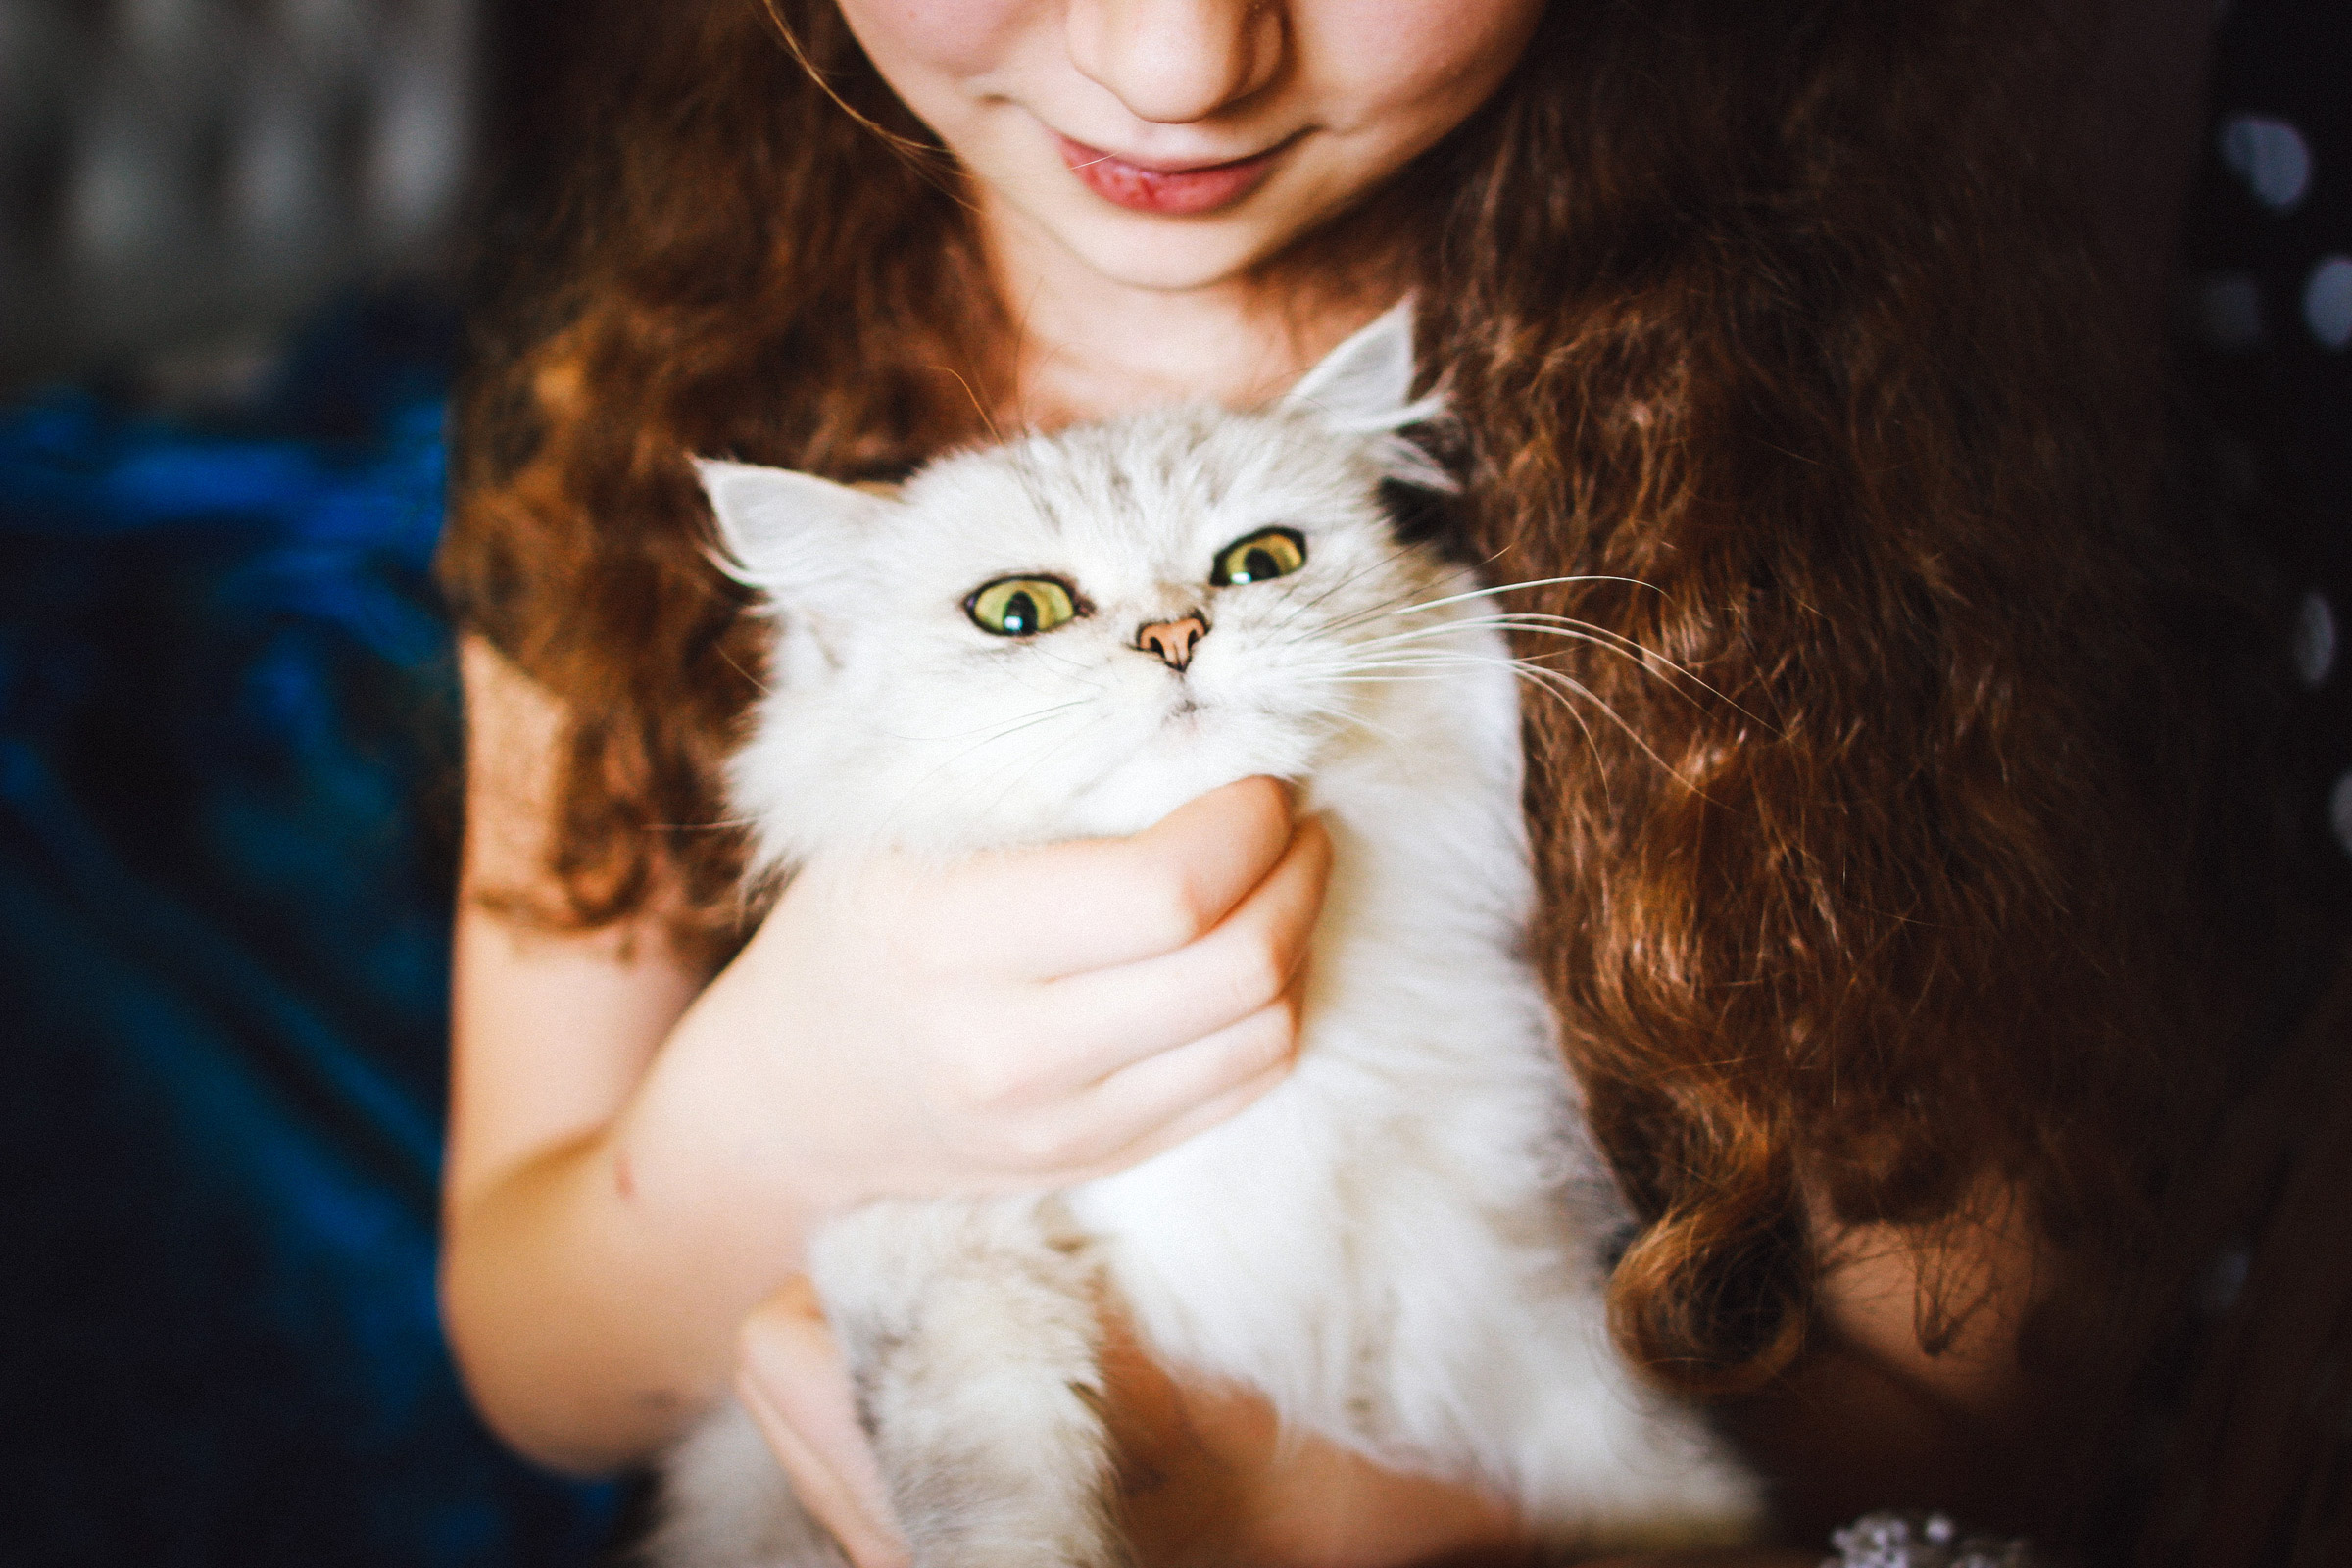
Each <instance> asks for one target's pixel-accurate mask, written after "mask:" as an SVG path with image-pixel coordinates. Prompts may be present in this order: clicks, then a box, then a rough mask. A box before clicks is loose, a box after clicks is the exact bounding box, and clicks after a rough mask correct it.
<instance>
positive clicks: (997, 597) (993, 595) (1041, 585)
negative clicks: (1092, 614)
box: [963, 577, 1078, 637]
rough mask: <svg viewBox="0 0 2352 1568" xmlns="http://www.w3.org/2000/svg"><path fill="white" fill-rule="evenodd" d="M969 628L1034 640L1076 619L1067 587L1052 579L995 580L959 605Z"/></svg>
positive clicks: (1076, 605) (979, 588)
mask: <svg viewBox="0 0 2352 1568" xmlns="http://www.w3.org/2000/svg"><path fill="white" fill-rule="evenodd" d="M963 613H965V614H967V615H969V616H971V617H972V624H973V625H975V626H977V627H979V628H980V629H981V630H982V631H985V632H993V633H994V634H996V635H997V636H999V637H1034V636H1036V635H1037V634H1038V633H1039V632H1041V631H1052V630H1053V629H1054V627H1056V626H1058V625H1060V624H1062V623H1063V622H1064V621H1069V620H1075V619H1077V618H1078V601H1077V598H1076V596H1074V595H1073V594H1071V592H1070V586H1069V584H1067V583H1065V582H1059V581H1056V580H1055V579H1054V578H1052V577H999V578H998V579H997V580H996V581H995V582H984V583H982V584H981V585H980V586H979V587H977V588H975V589H973V590H972V596H971V597H970V598H969V599H966V600H965V601H964V602H963Z"/></svg>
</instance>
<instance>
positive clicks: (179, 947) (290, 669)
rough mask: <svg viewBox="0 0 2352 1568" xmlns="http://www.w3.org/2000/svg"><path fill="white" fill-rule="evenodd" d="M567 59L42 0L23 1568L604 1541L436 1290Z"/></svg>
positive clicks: (312, 26) (4, 105) (16, 386)
mask: <svg viewBox="0 0 2352 1568" xmlns="http://www.w3.org/2000/svg"><path fill="white" fill-rule="evenodd" d="M563 21H564V16H563V13H562V11H561V10H560V8H558V7H555V6H552V5H549V4H545V3H543V0H523V3H519V4H505V5H500V6H497V7H495V8H493V7H491V6H488V5H485V4H482V3H479V0H0V1050H4V1051H5V1059H6V1061H7V1063H8V1073H7V1081H6V1088H5V1090H4V1091H0V1259H5V1262H4V1263H0V1322H5V1323H9V1324H13V1325H15V1326H14V1327H13V1328H10V1329H8V1330H7V1331H6V1338H5V1340H0V1449H4V1450H5V1451H4V1453H0V1495H6V1496H8V1497H9V1498H11V1499H12V1506H10V1507H9V1508H8V1509H7V1510H6V1514H7V1523H6V1524H5V1525H0V1561H6V1562H9V1563H12V1564H15V1563H24V1564H41V1565H47V1564H84V1563H87V1564H118V1563H120V1564H131V1563H137V1564H143V1565H183V1564H184V1565H191V1568H193V1565H198V1564H205V1565H213V1564H219V1565H230V1564H235V1565H241V1568H264V1565H278V1564H283V1565H294V1564H314V1565H333V1564H344V1563H351V1564H385V1565H391V1564H403V1565H437V1564H451V1565H455V1564H493V1563H496V1564H507V1563H513V1564H540V1563H546V1564H555V1563H579V1562H585V1561H587V1560H589V1558H590V1557H591V1556H593V1554H594V1553H595V1551H596V1548H597V1546H598V1544H600V1543H601V1542H602V1540H603V1539H604V1537H605V1535H606V1534H607V1532H608V1528H609V1520H610V1516H611V1514H612V1512H613V1492H612V1489H611V1488H609V1487H582V1486H576V1485H572V1484H569V1483H565V1482H562V1481H559V1480H556V1479H555V1478H552V1477H548V1476H544V1475H540V1474H538V1473H535V1472H533V1471H532V1470H530V1469H529V1468H527V1467H526V1466H525V1465H523V1464H522V1463H521V1462H520V1461H519V1460H516V1459H515V1458H513V1457H512V1456H510V1455H509V1454H507V1453H506V1452H505V1451H504V1450H503V1449H501V1448H500V1447H499V1446H497V1445H496V1443H495V1442H494V1441H493V1440H492V1439H491V1438H490V1437H489V1436H488V1435H487V1434H486V1433H485V1432H484V1431H483V1430H482V1429H481V1427H480V1426H479V1425H478V1423H476V1422H475V1421H474V1419H473V1417H472V1415H471V1413H470V1412H469V1411H468V1409H467V1408H466V1403H465V1400H464V1398H463V1396H462V1395H461V1393H460V1391H459V1387H458V1383H457V1379H456V1377H455V1375H454V1373H453V1371H452V1369H451V1366H450V1364H449V1358H448V1354H447V1352H446V1349H445V1348H444V1347H443V1344H442V1340H441V1335H440V1329H439V1324H438V1321H437V1317H436V1313H435V1309H434V1301H433V1284H432V1269H433V1256H434V1210H435V1186H436V1182H437V1176H438V1163H439V1140H440V1125H439V1124H440V1116H441V1102H442V1094H443V1081H444V1071H445V1064H444V1060H443V1057H444V1054H445V1051H446V1040H445V1014H446V1008H445V998H444V992H445V988H446V985H447V963H446V956H445V953H446V945H447V938H448V909H449V906H450V901H451V897H452V877H453V869H454V858H455V853H456V845H457V831H458V825H459V823H458V796H457V782H458V772H457V767H458V755H459V754H458V744H459V728H458V720H459V714H458V706H457V693H456V683H455V676H454V671H453V668H452V664H451V655H450V647H449V637H448V629H447V626H446V624H445V621H444V617H443V615H442V613H441V610H440V607H439V605H438V603H437V601H436V599H435V596H434V594H433V593H432V590H431V587H430V582H429V576H428V565H429V561H430V557H431V552H432V549H433V545H434V540H435V537H436V535H437V533H438V529H439V523H440V514H441V488H442V472H443V463H442V443H441V408H442V399H443V394H444V391H445V389H446V386H447V383H448V378H449V374H450V370H451V367H452V363H453V360H454V357H455V353H456V349H457V341H458V338H457V319H458V314H459V295H460V292H461V288H460V280H461V278H462V277H463V276H464V273H465V270H466V259H467V255H468V249H469V247H468V243H467V238H468V235H469V234H470V233H471V232H472V231H474V230H475V229H476V228H477V227H478V226H479V218H478V215H479V214H480V213H481V211H482V210H483V202H482V197H481V195H480V191H481V188H482V172H483V171H484V170H485V169H486V168H488V167H489V166H490V164H491V163H492V162H493V161H494V158H495V154H496V151H497V149H499V148H501V147H503V146H505V145H507V144H509V143H511V142H513V141H514V140H515V134H514V131H513V129H512V124H513V122H512V118H511V116H503V117H502V114H501V112H500V106H502V105H510V106H511V105H522V104H529V103H531V102H534V101H535V97H534V93H535V88H534V85H533V84H534V83H535V82H536V80H537V79H538V77H537V75H536V73H537V72H539V71H540V70H541V69H542V68H543V67H544V66H545V64H546V63H547V61H548V60H549V59H550V58H551V45H552V41H553V39H554V37H555V36H557V35H559V34H560V33H561V30H562V24H563ZM534 35H537V36H536V37H534ZM526 43H527V44H529V47H527V48H526V47H524V45H525V44H526Z"/></svg>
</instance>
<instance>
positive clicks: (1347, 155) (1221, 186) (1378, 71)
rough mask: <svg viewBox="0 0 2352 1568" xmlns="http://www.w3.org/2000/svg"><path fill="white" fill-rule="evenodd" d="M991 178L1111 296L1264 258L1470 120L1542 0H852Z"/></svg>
mask: <svg viewBox="0 0 2352 1568" xmlns="http://www.w3.org/2000/svg"><path fill="white" fill-rule="evenodd" d="M840 4H841V9H842V13H843V15H844V16H845V17H846V18H847V19H848V20H849V24H850V26H851V28H852V29H853V30H854V31H855V32H856V33H857V35H858V41H859V42H861V43H862V44H863V45H864V46H865V49H866V52H867V54H868V55H870V56H871V57H872V59H873V62H874V64H875V66H876V67H877V68H878V69H879V70H880V71H881V73H882V74H883V76H884V78H885V79H887V80H888V81H889V83H890V84H891V86H892V87H893V88H894V89H896V90H897V92H898V94H899V96H900V97H902V98H903V99H905V100H906V102H907V107H908V108H910V109H912V110H913V111H914V113H915V114H916V115H918V116H919V117H921V119H922V120H923V121H924V123H927V124H929V125H930V126H931V128H932V129H933V130H934V131H936V132H937V133H938V134H939V136H940V138H941V139H942V140H943V141H945V142H946V143H947V144H948V147H949V148H950V150H952V151H953V152H954V153H955V154H956V157H957V158H958V159H959V160H961V161H962V163H963V165H964V167H965V168H966V169H968V170H969V171H970V172H972V174H973V175H974V176H975V178H977V180H978V181H979V182H980V186H981V189H982V192H983V196H984V202H985V207H984V212H985V213H986V215H987V217H988V220H989V221H992V222H999V221H1005V220H1007V219H1010V220H1012V221H1023V220H1025V221H1027V223H1028V224H1030V225H1032V226H1034V227H1036V228H1038V229H1042V230H1043V231H1044V233H1045V234H1047V235H1048V236H1050V237H1051V238H1052V239H1053V240H1054V241H1056V242H1058V243H1059V244H1060V245H1061V246H1062V247H1064V248H1065V249H1067V250H1068V251H1069V252H1070V253H1071V254H1072V255H1074V256H1075V257H1076V258H1077V260H1078V261H1079V262H1080V263H1081V264H1083V265H1084V266H1086V267H1087V268H1089V269H1091V270H1094V271H1096V272H1098V273H1100V274H1102V275H1103V277H1105V278H1107V279H1111V280H1113V281H1117V282H1121V283H1127V284H1133V285H1137V286H1141V287H1147V288H1155V289H1187V288H1199V287H1202V286H1204V285H1207V284H1212V283H1217V282H1221V281H1224V280H1226V279H1229V278H1231V277H1233V276H1235V275H1236V274H1238V273H1240V272H1242V271H1244V270H1247V269H1249V268H1250V267H1251V266H1253V265H1254V264H1256V263H1258V262H1261V261H1263V260H1265V259H1266V258H1268V257H1270V256H1272V255H1273V254H1274V253H1275V252H1277V251H1279V250H1280V249H1282V247H1283V246H1285V245H1286V244H1288V243H1289V242H1290V241H1292V240H1294V239H1296V238H1298V237H1299V235H1301V234H1303V233H1305V232H1306V231H1308V230H1309V229H1311V228H1313V227H1314V226H1315V225H1317V224H1318V223H1320V222H1322V221H1324V220H1325V219H1327V218H1329V217H1331V216H1332V215H1333V214H1335V213H1337V212H1339V211H1340V210H1341V209H1342V208H1344V207H1346V206H1348V204H1349V203H1350V202H1352V201H1354V200H1355V199H1356V198H1357V197H1359V196H1361V195H1363V194H1364V193H1365V192H1366V191H1368V190H1370V189H1371V188H1372V187H1373V186H1375V185H1377V184H1379V183H1380V182H1381V181H1382V180H1383V179H1385V178H1387V177H1388V176H1389V175H1390V174H1392V173H1394V172H1396V171H1397V169H1398V168H1399V167H1401V166H1402V165H1403V164H1404V163H1405V162H1406V161H1407V160H1409V159H1411V158H1412V157H1413V156H1414V155H1415V154H1416V153H1419V152H1421V151H1422V150H1423V149H1425V148H1427V147H1428V146H1430V145H1431V144H1432V143H1434V142H1436V141H1437V140H1438V139H1439V138H1440V137H1442V136H1444V135H1445V134H1446V132H1447V131H1449V130H1451V129H1452V128H1453V127H1454V126H1455V125H1457V124H1459V123H1461V122H1462V121H1463V120H1464V119H1465V118H1467V117H1468V115H1469V114H1470V112H1471V111H1472V110H1473V109H1476V108H1477V107H1478V105H1479V104H1480V103H1481V102H1483V101H1484V100H1485V99H1486V97H1487V95H1488V94H1490V93H1491V92H1493V91H1494V90H1495V87H1496V85H1497V84H1499V83H1500V81H1501V80H1502V78H1503V76H1504V74H1505V73H1508V72H1509V70H1510V69H1511V67H1512V65H1513V64H1515V63H1516V62H1517V60H1518V58H1519V55H1520V53H1521V51H1522V50H1523V49H1524V48H1525V47H1526V44H1527V39H1528V35H1529V33H1530V32H1531V31H1532V30H1533V29H1534V26H1535V24H1536V19H1537V17H1538V15H1539V13H1540V12H1541V11H1542V10H1543V5H1544V0H840Z"/></svg>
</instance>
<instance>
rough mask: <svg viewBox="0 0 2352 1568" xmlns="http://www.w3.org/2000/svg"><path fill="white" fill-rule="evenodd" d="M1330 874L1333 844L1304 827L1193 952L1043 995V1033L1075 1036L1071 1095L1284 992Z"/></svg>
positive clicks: (1196, 1039)
mask: <svg viewBox="0 0 2352 1568" xmlns="http://www.w3.org/2000/svg"><path fill="white" fill-rule="evenodd" d="M1330 872H1331V836H1330V834H1329V833H1327V832H1326V831H1324V829H1323V827H1322V825H1321V824H1320V823H1316V822H1307V823H1304V824H1302V825H1301V826H1300V827H1299V832H1298V834H1297V835H1296V836H1295V837H1294V838H1293V839H1292V840H1291V845H1290V849H1289V851H1288V852H1287V853H1286V854H1285V855H1284V856H1283V858H1282V860H1281V861H1280V863H1278V864H1277V865H1276V866H1275V867H1274V869H1273V871H1272V872H1271V873H1269V874H1268V875H1267V877H1266V879H1265V880H1264V881H1263V882H1261V883H1259V884H1258V885H1257V887H1256V889H1255V890H1254V891H1253V892H1251V893H1250V896H1249V897H1248V898H1247V899H1245V900H1244V901H1243V902H1242V904H1241V906H1240V907H1237V908H1236V909H1234V911H1233V912H1232V913H1231V914H1229V915H1228V916H1226V918H1225V920H1224V921H1223V923H1222V924H1220V925H1218V926H1217V927H1216V929H1215V930H1213V931H1211V932H1209V933H1208V934H1207V935H1206V936H1204V937H1202V938H1201V939H1200V940H1199V941H1197V942H1194V943H1192V944H1191V945H1190V946H1187V947H1184V948H1181V949H1179V950H1178V951H1176V952H1174V953H1168V954H1162V955H1160V956H1156V957H1152V958H1146V959H1144V960H1143V961H1142V962H1140V963H1131V964H1126V965H1123V966H1121V967H1119V968H1115V969H1103V970H1098V971H1096V972H1095V973H1092V974H1082V975H1072V976H1070V977H1068V978H1067V979H1062V980H1056V981H1054V982H1052V983H1050V984H1048V985H1046V986H1044V987H1041V988H1040V989H1039V991H1038V993H1037V996H1036V999H1035V1001H1036V1005H1037V1007H1038V1009H1039V1011H1038V1013H1037V1019H1038V1029H1039V1030H1040V1032H1042V1031H1043V1030H1045V1029H1046V1028H1048V1027H1058V1028H1060V1029H1064V1030H1069V1031H1072V1037H1073V1038H1074V1039H1076V1040H1077V1041H1078V1042H1079V1043H1080V1044H1079V1047H1078V1053H1077V1054H1074V1055H1073V1056H1072V1057H1071V1058H1070V1059H1069V1062H1068V1069H1067V1070H1068V1071H1069V1073H1070V1074H1071V1075H1072V1087H1077V1086H1078V1085H1081V1084H1085V1083H1089V1082H1094V1083H1107V1082H1108V1081H1109V1080H1110V1079H1111V1078H1113V1077H1114V1076H1116V1075H1118V1074H1121V1073H1124V1072H1127V1071H1130V1070H1132V1069H1134V1068H1135V1067H1137V1066H1139V1065H1140V1064H1143V1063H1145V1062H1149V1061H1151V1060H1152V1058H1154V1057H1156V1056H1159V1055H1161V1054H1165V1053H1170V1052H1174V1051H1177V1050H1180V1049H1187V1048H1188V1047H1189V1046H1190V1045H1192V1044H1195V1043H1200V1044H1205V1043H1207V1042H1208V1041H1210V1040H1212V1039H1214V1038H1215V1037H1217V1036H1218V1035H1219V1034H1220V1033H1221V1032H1223V1031H1225V1030H1227V1029H1229V1028H1231V1027H1233V1026H1234V1025H1236V1024H1239V1023H1241V1022H1243V1021H1244V1020H1246V1019H1249V1018H1250V1017H1252V1016H1254V1015H1255V1014H1257V1013H1258V1012H1259V1011H1260V1010H1261V1009H1263V1008H1264V1007H1265V1006H1266V1005H1268V1004H1269V1003H1271V1002H1273V1001H1274V1000H1275V999H1276V998H1277V997H1280V996H1281V995H1283V993H1285V992H1286V991H1288V990H1289V989H1290V987H1291V983H1292V981H1293V980H1294V979H1296V978H1297V976H1298V974H1299V968H1300V966H1301V965H1302V964H1303V963H1304V962H1305V960H1306V952H1307V946H1308V943H1309V942H1310V940H1311V939H1312V938H1313V935H1314V926H1315V916H1316V915H1317V914H1318V913H1319V912H1320V911H1321V909H1322V907H1323V893H1324V888H1325V885H1326V883H1327V881H1328V880H1329V876H1330Z"/></svg>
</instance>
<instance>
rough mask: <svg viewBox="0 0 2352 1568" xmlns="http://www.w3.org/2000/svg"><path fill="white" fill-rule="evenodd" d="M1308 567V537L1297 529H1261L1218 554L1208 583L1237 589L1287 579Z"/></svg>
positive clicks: (1237, 540) (1236, 541)
mask: <svg viewBox="0 0 2352 1568" xmlns="http://www.w3.org/2000/svg"><path fill="white" fill-rule="evenodd" d="M1305 564H1306V535H1304V534H1302V533H1300V532H1299V530H1298V529H1296V528H1260V529H1259V530H1258V531H1257V532H1255V533H1253V534H1246V535H1244V536H1243V537H1242V538H1239V539H1236V540H1235V541H1234V542H1233V543H1231V544H1229V545H1227V546H1226V547H1225V548H1224V549H1222V550H1220V551H1218V552H1217V564H1216V565H1215V567H1214V568H1213V569H1211V570H1210V572H1209V574H1208V580H1209V583H1210V584H1211V586H1213V587H1218V588H1235V587H1239V586H1240V585H1241V584H1243V583H1246V582H1264V581H1265V580H1266V579H1267V578H1268V577H1287V576H1289V575H1290V574H1291V573H1292V572H1294V571H1297V570H1298V569H1299V567H1300V566H1303V565H1305Z"/></svg>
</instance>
